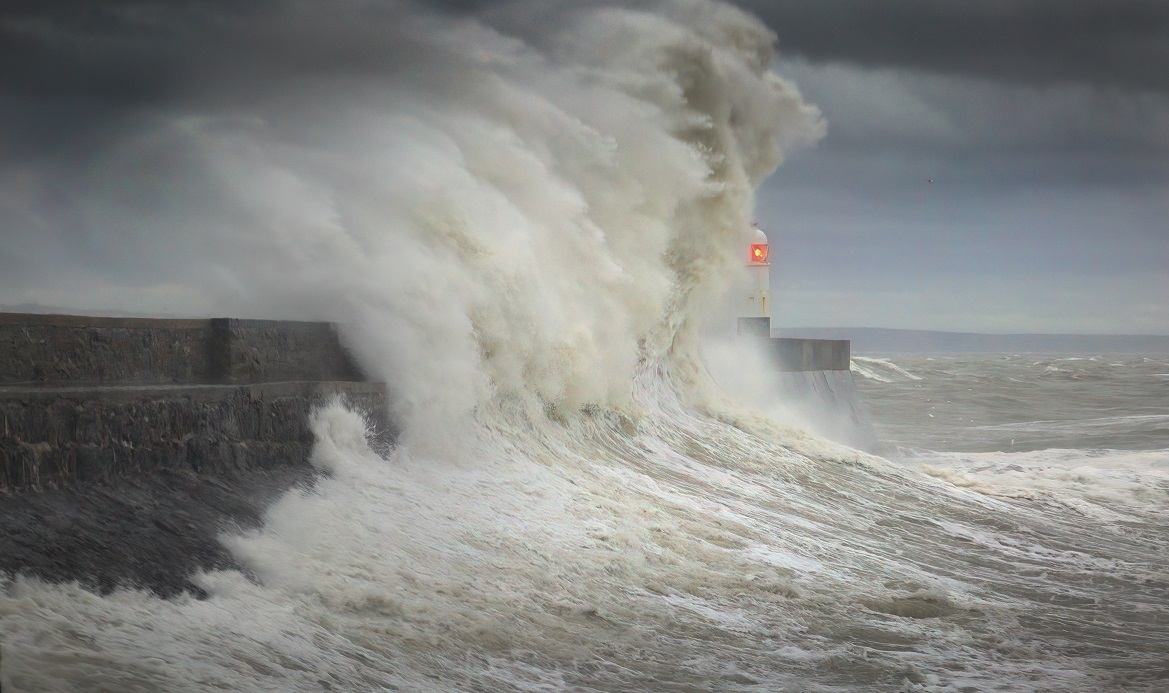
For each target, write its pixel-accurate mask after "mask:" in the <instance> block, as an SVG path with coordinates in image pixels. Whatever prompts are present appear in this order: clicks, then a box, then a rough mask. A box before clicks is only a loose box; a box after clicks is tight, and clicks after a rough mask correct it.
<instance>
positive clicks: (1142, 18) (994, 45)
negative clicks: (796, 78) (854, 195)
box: [737, 0, 1169, 91]
mask: <svg viewBox="0 0 1169 693" xmlns="http://www.w3.org/2000/svg"><path fill="white" fill-rule="evenodd" d="M737 2H738V4H739V5H741V6H743V7H745V8H747V9H749V10H751V11H752V12H754V13H755V14H757V15H758V16H760V17H761V18H762V19H764V21H766V22H767V23H768V24H770V25H771V27H772V28H773V29H775V30H776V31H777V32H778V34H779V36H780V48H781V50H782V51H783V52H785V53H787V54H789V55H800V56H804V57H806V58H807V59H809V60H811V61H813V62H834V61H835V62H847V63H855V64H857V65H861V66H868V67H873V66H888V67H897V68H910V69H921V70H928V71H939V72H946V73H950V74H962V75H973V76H979V77H986V78H990V79H995V80H1004V81H1013V82H1023V83H1028V84H1051V83H1068V82H1072V83H1079V82H1082V83H1090V84H1094V85H1101V86H1119V87H1130V88H1137V89H1152V90H1159V91H1169V69H1167V67H1166V66H1169V3H1167V2H1164V0H1076V1H1068V0H881V1H879V2H874V1H873V0H817V2H807V1H806V0H737Z"/></svg>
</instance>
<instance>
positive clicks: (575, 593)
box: [0, 355, 1169, 691]
mask: <svg viewBox="0 0 1169 693" xmlns="http://www.w3.org/2000/svg"><path fill="white" fill-rule="evenodd" d="M854 368H855V374H856V376H857V379H858V381H859V383H860V385H861V389H862V390H863V391H864V393H865V397H866V402H867V405H868V407H869V408H870V410H871V413H872V417H873V420H874V423H875V426H876V428H877V430H878V432H879V434H880V437H881V438H882V440H883V441H884V445H885V446H886V449H885V450H884V453H883V456H876V455H868V454H864V453H861V452H858V451H855V450H851V449H848V448H843V447H837V446H835V445H833V444H832V443H830V442H828V441H825V440H823V439H819V438H817V437H815V436H814V435H811V434H808V433H804V432H801V431H800V430H798V429H793V428H791V427H789V426H787V425H786V424H785V423H784V422H782V421H774V420H772V419H770V418H769V417H768V416H766V415H765V413H763V412H753V411H748V410H745V409H738V408H734V407H731V406H729V405H719V404H716V405H710V404H702V405H695V404H694V403H693V402H688V401H687V398H686V397H684V396H682V395H681V394H680V393H682V392H684V391H685V388H683V387H682V383H680V381H679V379H678V376H677V375H672V374H671V373H670V372H668V371H666V370H664V369H661V368H656V367H651V366H650V365H649V364H646V368H645V369H644V370H643V371H642V372H641V373H640V374H639V376H638V377H637V379H636V381H635V386H636V387H635V399H636V402H637V407H636V408H634V409H629V410H627V411H626V413H623V414H621V413H616V412H613V411H595V412H592V413H588V414H583V415H581V416H568V417H564V418H562V419H560V420H548V419H542V418H539V417H533V416H529V415H523V416H517V412H515V411H507V410H506V408H499V409H497V410H496V411H494V412H480V414H479V417H480V419H481V424H482V425H481V427H480V428H479V430H477V431H475V432H474V433H475V434H474V436H473V440H471V441H467V442H469V443H470V444H468V445H466V447H463V448H461V449H462V450H463V452H464V453H465V455H462V456H454V457H452V456H449V455H447V456H444V457H440V456H437V455H436V454H434V453H433V452H431V453H429V454H428V453H426V452H423V451H419V450H408V449H406V448H405V447H404V446H403V447H400V448H399V449H398V450H396V451H395V452H394V453H393V454H391V455H390V457H389V458H388V459H383V458H380V457H378V456H377V455H374V454H373V453H372V452H371V451H370V450H369V449H368V448H367V447H366V446H365V444H364V441H363V437H362V433H363V425H364V424H363V422H362V421H361V419H360V418H359V417H358V416H357V415H356V414H354V413H352V412H349V411H347V410H345V409H344V408H343V407H339V406H334V407H331V408H328V409H326V410H323V411H321V412H320V413H319V415H318V416H317V418H316V420H315V422H314V425H315V426H316V430H317V433H318V436H319V442H318V449H317V451H316V453H315V456H314V462H315V464H317V466H318V467H320V468H321V469H323V470H327V471H328V472H329V476H327V477H323V478H321V479H320V480H319V481H318V483H317V485H316V486H315V488H313V489H312V490H311V491H306V490H297V491H293V492H290V493H289V494H288V495H287V496H286V497H285V498H283V499H282V500H280V501H279V502H278V503H276V505H275V506H273V507H272V508H271V510H270V511H269V513H268V515H267V517H266V520H265V525H264V526H263V528H261V529H259V530H257V531H254V532H249V533H245V534H242V535H225V536H224V541H225V542H226V544H227V546H228V547H230V549H231V550H232V551H233V552H234V553H235V554H236V556H237V557H238V558H240V559H241V560H242V561H244V562H245V564H246V565H247V566H249V568H250V570H251V572H252V577H250V578H249V577H245V575H243V574H241V573H240V572H237V571H221V572H211V573H205V574H202V575H200V576H198V577H197V578H196V581H197V583H198V584H200V585H201V586H202V587H203V588H204V589H205V590H206V591H207V592H208V593H209V595H210V596H209V597H208V598H207V599H204V600H196V599H193V598H185V597H180V598H176V599H170V600H163V599H159V598H157V597H154V596H152V595H151V594H148V593H143V592H140V591H133V590H123V591H118V592H115V593H113V594H110V595H107V596H104V597H99V596H97V595H95V594H93V593H90V592H87V591H85V590H83V589H81V588H79V587H77V586H70V585H51V584H44V583H41V582H39V581H37V580H35V579H31V578H18V579H17V580H15V581H13V582H10V583H9V584H7V585H6V587H5V589H4V590H3V592H0V619H2V623H3V628H4V630H3V634H4V640H3V651H2V654H3V656H4V668H3V679H2V680H0V681H2V683H3V684H4V690H5V691H41V690H69V691H91V690H105V691H156V690H176V691H186V690H191V691H194V690H263V691H277V690H415V691H555V690H573V691H900V690H910V691H992V690H994V691H1092V690H1096V691H1161V690H1165V687H1166V685H1167V683H1169V651H1167V649H1166V645H1167V643H1169V549H1166V523H1165V519H1166V507H1167V506H1166V502H1167V495H1169V432H1167V431H1166V426H1165V422H1166V419H1167V417H1169V403H1167V402H1166V400H1165V398H1164V397H1163V396H1159V394H1160V393H1163V391H1164V388H1165V387H1166V385H1167V383H1166V379H1167V378H1169V376H1167V375H1166V374H1169V359H1167V358H1165V357H1156V358H1153V357H1127V356H1126V357H1118V356H1105V357H1084V358H1082V359H1081V358H1078V357H1076V358H1073V357H1054V356H1053V357H1040V356H1033V355H994V356H986V355H980V356H976V357H952V356H945V357H940V356H939V357H920V356H905V357H900V356H893V357H887V358H879V359H878V358H857V360H856V362H855V365H854ZM1012 441H1013V442H1012ZM446 450H447V451H448V452H449V451H450V450H451V448H446Z"/></svg>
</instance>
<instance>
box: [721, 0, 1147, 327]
mask: <svg viewBox="0 0 1169 693" xmlns="http://www.w3.org/2000/svg"><path fill="white" fill-rule="evenodd" d="M740 4H741V5H743V6H745V7H749V8H751V9H752V10H753V11H755V12H756V13H757V14H759V15H760V16H761V17H762V18H763V19H765V20H766V21H767V22H768V23H769V25H770V26H772V28H773V29H774V30H775V31H776V32H777V34H778V35H779V47H780V56H781V57H780V59H779V60H778V62H777V65H776V67H777V70H778V71H779V72H780V73H781V74H783V75H785V76H786V77H788V78H790V79H792V80H794V81H795V82H796V83H797V84H798V85H799V87H800V89H801V90H802V91H803V93H804V94H805V96H806V97H807V98H808V99H809V100H810V101H812V102H813V103H816V104H817V105H818V106H820V108H821V109H822V110H823V111H824V114H825V117H826V119H827V121H828V124H829V125H828V130H829V132H828V137H827V138H826V139H825V140H824V141H823V142H821V143H820V145H819V146H818V147H816V148H815V149H813V150H811V151H805V152H802V153H800V154H798V155H797V156H794V157H792V158H791V159H790V160H789V161H788V163H787V164H786V165H785V166H783V167H781V169H780V170H779V172H777V173H776V175H775V176H773V177H772V178H771V179H770V180H769V181H768V182H767V183H765V185H764V188H763V190H762V191H761V192H760V198H759V216H760V220H761V222H762V223H763V224H764V225H765V226H767V227H768V230H769V231H771V235H772V237H773V238H774V239H775V240H776V241H777V242H778V243H779V244H780V247H781V249H780V252H779V253H778V258H779V265H778V276H777V277H776V278H775V279H773V282H774V284H775V289H776V293H777V295H776V299H775V300H776V304H777V305H778V306H779V308H778V310H777V315H776V321H777V322H778V323H779V324H781V325H784V324H786V325H808V326H811V325H820V324H825V325H837V326H844V325H873V326H882V327H905V328H932V329H955V330H979V331H1001V332H1011V331H1014V332H1020V331H1037V332H1121V333H1137V332H1152V333H1159V334H1167V333H1169V269H1167V268H1169V69H1167V68H1166V66H1169V4H1165V3H1162V2H1127V1H1125V2H1106V1H1087V2H1074V3H1072V2H1061V1H1059V0H1022V1H1016V0H1013V1H1009V2H1008V1H1002V2H999V1H997V0H980V1H978V2H963V1H960V0H945V1H933V0H888V1H886V2H864V1H863V0H825V1H822V2H816V3H807V2H783V1H780V2H762V0H760V1H758V2H754V1H751V0H742V1H741V2H740ZM930 180H932V181H933V182H932V183H930V182H928V181H930Z"/></svg>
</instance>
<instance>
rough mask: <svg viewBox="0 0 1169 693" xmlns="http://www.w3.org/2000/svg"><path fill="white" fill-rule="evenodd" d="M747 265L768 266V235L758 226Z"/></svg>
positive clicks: (752, 240)
mask: <svg viewBox="0 0 1169 693" xmlns="http://www.w3.org/2000/svg"><path fill="white" fill-rule="evenodd" d="M747 264H750V265H767V264H770V263H768V262H767V234H765V233H763V229H761V228H759V227H758V226H756V227H755V235H754V237H752V238H751V245H750V247H749V249H748V257H747Z"/></svg>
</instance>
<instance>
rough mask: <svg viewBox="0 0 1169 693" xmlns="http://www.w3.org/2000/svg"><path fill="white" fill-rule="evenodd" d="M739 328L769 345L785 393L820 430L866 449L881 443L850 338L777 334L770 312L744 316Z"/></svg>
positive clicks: (743, 334) (742, 334) (743, 336)
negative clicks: (855, 369) (854, 364)
mask: <svg viewBox="0 0 1169 693" xmlns="http://www.w3.org/2000/svg"><path fill="white" fill-rule="evenodd" d="M738 333H739V338H740V339H749V340H755V341H756V342H757V343H759V344H762V345H763V348H764V349H765V351H766V353H767V355H768V356H769V357H770V358H769V361H770V363H771V365H772V366H773V367H774V368H775V370H776V371H777V373H776V374H775V375H776V379H777V382H778V386H779V388H780V390H781V392H782V394H783V395H784V396H785V398H787V399H788V400H789V401H791V402H793V403H794V404H796V405H797V407H798V408H799V409H800V410H801V412H802V413H803V414H804V415H805V417H806V418H807V419H808V421H812V422H815V423H816V431H817V432H818V433H820V434H821V435H823V436H825V437H828V438H830V439H832V440H835V441H837V442H840V443H844V444H846V445H849V446H852V447H855V448H858V449H861V450H873V449H875V448H876V445H877V436H876V433H875V432H874V431H873V428H872V423H871V421H870V418H869V414H868V410H867V409H865V406H864V402H863V401H862V400H861V394H860V390H858V389H857V387H856V382H855V381H854V380H853V378H852V348H851V344H850V342H849V341H848V340H847V339H802V338H792V337H772V336H771V318H767V317H750V318H739V324H738Z"/></svg>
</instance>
